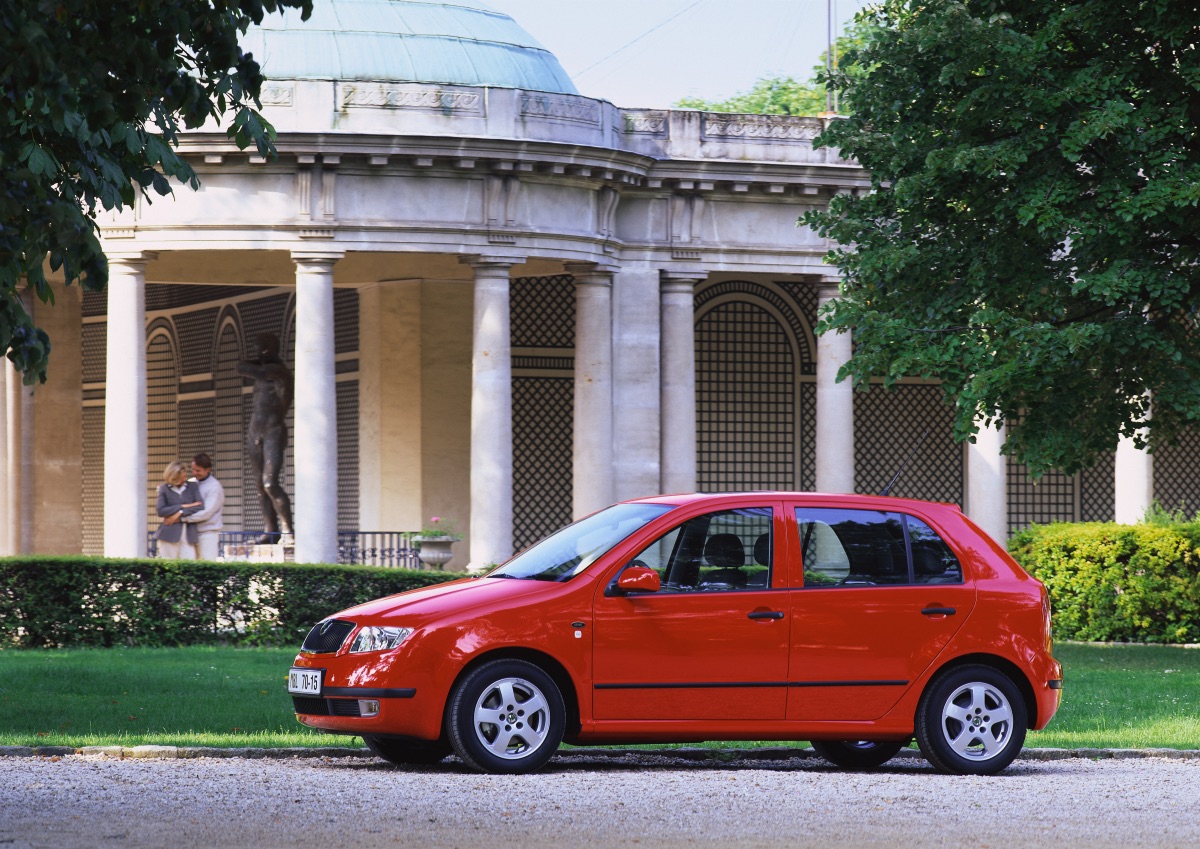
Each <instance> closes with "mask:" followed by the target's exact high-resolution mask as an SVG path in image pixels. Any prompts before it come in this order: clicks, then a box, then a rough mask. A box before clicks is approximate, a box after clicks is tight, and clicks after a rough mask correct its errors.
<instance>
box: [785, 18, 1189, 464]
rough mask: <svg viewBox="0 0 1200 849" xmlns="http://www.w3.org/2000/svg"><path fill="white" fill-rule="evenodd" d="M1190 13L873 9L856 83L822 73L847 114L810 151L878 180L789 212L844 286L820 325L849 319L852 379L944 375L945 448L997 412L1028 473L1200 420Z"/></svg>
mask: <svg viewBox="0 0 1200 849" xmlns="http://www.w3.org/2000/svg"><path fill="white" fill-rule="evenodd" d="M1198 12H1200V9H1198V8H1197V6H1196V4H1194V3H1188V2H1181V0H1135V2H1130V0H1086V2H1082V0H1081V1H1080V2H1073V3H1026V2H1018V0H925V1H924V2H921V0H887V1H886V2H884V3H883V4H881V5H880V6H877V7H875V8H874V9H872V10H868V11H867V12H865V13H863V14H864V15H865V20H866V21H867V22H869V23H870V24H871V25H872V26H871V28H870V29H869V30H868V32H869V36H868V38H867V39H866V40H865V42H864V43H863V45H862V47H861V48H860V49H859V50H858V51H856V52H855V55H854V56H852V57H851V60H852V62H853V63H854V64H855V65H856V66H857V67H858V68H859V69H860V73H859V74H858V75H857V76H852V75H850V74H845V73H843V74H842V75H840V77H839V78H838V79H837V81H836V82H837V83H838V84H840V85H845V86H846V87H847V88H848V90H849V91H850V94H851V97H852V99H853V102H854V107H855V110H854V113H853V114H852V115H851V116H850V117H849V118H848V119H847V120H844V121H837V122H834V123H833V125H832V126H831V127H830V128H829V129H828V131H827V132H826V133H825V134H824V135H823V136H822V137H821V138H820V139H818V143H819V144H825V145H831V146H834V147H837V148H840V150H841V152H842V155H843V156H846V157H853V158H855V159H857V160H858V162H859V163H860V164H861V165H862V166H863V167H864V168H866V169H868V170H869V171H870V173H871V178H872V182H873V190H872V191H871V192H870V193H868V194H865V195H861V196H849V195H842V196H839V197H837V198H835V199H834V201H833V202H832V203H831V204H830V206H829V209H828V211H827V212H818V213H813V214H809V215H807V216H805V217H804V219H803V220H804V221H806V222H807V223H809V224H812V225H813V226H815V227H816V228H817V230H818V231H819V232H820V233H822V234H823V235H825V236H827V237H829V238H831V239H833V240H835V242H836V243H837V244H838V245H840V246H841V247H838V248H836V249H835V250H834V251H833V253H832V255H831V257H830V261H831V262H832V263H834V264H836V265H837V266H839V267H840V269H841V271H842V275H843V284H842V285H843V298H842V299H841V300H840V301H839V302H837V303H836V304H835V305H833V307H832V308H831V309H830V311H829V312H827V313H825V314H824V316H823V319H822V323H821V326H822V328H823V329H825V330H829V329H836V328H851V329H852V332H853V337H854V343H855V349H854V355H853V359H852V360H851V362H850V363H849V364H848V366H847V367H846V368H845V369H844V370H843V372H844V374H845V375H846V376H848V377H850V378H852V379H853V380H854V381H855V382H856V383H859V384H862V383H865V382H866V381H867V380H869V379H870V378H872V377H882V378H884V380H885V382H894V381H896V380H897V379H899V378H900V377H902V376H906V375H913V376H921V377H929V378H936V379H938V380H941V381H942V382H943V384H942V385H943V388H944V390H945V393H946V396H947V398H948V399H949V400H950V401H951V402H952V403H953V404H954V405H955V436H956V438H958V439H967V438H970V436H971V434H972V433H973V432H974V431H975V429H976V427H977V424H978V423H980V422H1000V423H1003V424H1005V425H1006V426H1007V428H1008V431H1007V432H1008V443H1007V446H1006V451H1008V452H1010V453H1015V454H1016V455H1017V456H1018V457H1020V458H1022V459H1024V460H1025V461H1026V462H1027V463H1028V464H1029V466H1030V468H1031V470H1033V471H1034V472H1040V471H1044V470H1047V469H1050V468H1060V469H1062V470H1064V471H1067V472H1072V471H1074V470H1077V469H1079V468H1082V467H1085V466H1087V465H1090V464H1092V463H1093V462H1094V461H1095V460H1096V459H1097V458H1098V457H1099V456H1100V455H1102V454H1104V453H1106V452H1109V451H1111V450H1113V449H1114V447H1115V445H1116V442H1117V438H1118V434H1125V435H1128V436H1132V437H1134V438H1135V440H1142V437H1143V434H1144V433H1147V432H1148V437H1146V439H1147V440H1148V441H1149V442H1150V444H1151V445H1152V446H1153V445H1155V444H1159V443H1162V442H1164V441H1167V440H1170V439H1172V438H1173V437H1174V436H1176V435H1177V434H1178V433H1179V432H1180V431H1181V430H1182V429H1185V428H1188V427H1191V426H1194V425H1195V424H1196V423H1197V422H1198V421H1200V335H1198V333H1197V331H1198V329H1200V328H1198V327H1197V305H1198V300H1197V295H1198V294H1200V236H1198V235H1197V234H1198V233H1200V209H1198V208H1197V203H1198V202H1200V131H1198V130H1197V127H1200V49H1198V45H1200V27H1198V25H1197V21H1200V15H1198ZM1151 399H1152V401H1151ZM1151 407H1152V410H1151ZM1143 428H1147V429H1148V431H1143V430H1142V429H1143ZM1143 441H1144V440H1143ZM1140 444H1141V443H1140Z"/></svg>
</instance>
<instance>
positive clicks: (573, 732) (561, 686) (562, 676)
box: [442, 646, 581, 742]
mask: <svg viewBox="0 0 1200 849" xmlns="http://www.w3.org/2000/svg"><path fill="white" fill-rule="evenodd" d="M493 660H523V661H525V662H526V663H532V664H533V665H534V666H537V667H538V668H539V669H541V670H542V671H543V672H545V673H546V674H547V675H549V676H550V677H551V678H552V679H553V680H554V683H555V685H556V686H557V687H558V691H559V693H561V694H562V698H563V707H564V708H565V709H566V716H565V717H564V720H565V728H564V729H563V739H564V740H566V741H567V742H571V741H572V740H575V739H576V738H578V736H579V729H580V725H581V723H580V719H579V693H578V691H577V690H576V688H575V681H574V679H572V678H571V674H570V673H569V672H567V669H566V667H565V666H563V665H562V664H561V663H559V661H558V660H557V659H556V658H555V657H554V656H553V655H549V654H546V653H545V652H542V651H538V650H537V649H529V648H522V647H519V646H506V647H504V648H497V649H491V650H490V651H486V652H484V653H483V654H480V655H477V656H475V657H473V658H471V660H470V661H469V662H468V663H467V664H466V665H464V666H463V668H462V669H460V670H459V671H458V675H456V676H455V677H454V681H453V683H452V684H451V685H450V691H449V692H451V693H453V692H454V688H455V687H457V686H458V684H459V682H461V681H462V680H463V679H464V678H466V677H467V676H468V675H470V674H471V673H472V672H473V671H475V670H476V669H478V668H479V667H480V666H482V665H483V664H485V663H488V662H490V661H493ZM449 705H450V700H449V699H447V700H446V707H445V708H443V710H449ZM442 719H443V725H445V716H443V717H442Z"/></svg>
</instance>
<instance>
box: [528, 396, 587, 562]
mask: <svg viewBox="0 0 1200 849" xmlns="http://www.w3.org/2000/svg"><path fill="white" fill-rule="evenodd" d="M574 399H575V384H574V381H572V380H571V379H570V378H551V377H514V378H513V546H514V550H516V551H520V550H521V549H523V548H526V547H527V546H529V545H531V544H533V543H535V542H537V541H538V540H539V539H541V538H542V537H544V536H546V535H547V534H549V533H551V532H552V531H554V530H557V529H558V528H561V527H562V526H563V525H566V524H568V523H569V522H570V521H571V499H572V487H573V483H572V481H573V477H572V455H573V441H574V440H573V434H572V430H573V422H574V411H573V405H574Z"/></svg>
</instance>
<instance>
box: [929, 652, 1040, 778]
mask: <svg viewBox="0 0 1200 849" xmlns="http://www.w3.org/2000/svg"><path fill="white" fill-rule="evenodd" d="M916 725H917V743H918V745H920V747H921V753H922V754H924V755H925V757H926V758H928V759H929V762H930V763H931V764H933V765H934V767H935V768H937V769H938V770H940V771H942V772H953V773H959V774H964V775H991V774H993V773H997V772H999V771H1000V770H1002V769H1004V768H1005V767H1007V766H1008V765H1009V764H1010V763H1012V762H1013V758H1015V757H1016V756H1017V754H1018V753H1019V752H1020V751H1021V746H1022V745H1024V743H1025V731H1026V729H1027V726H1028V720H1027V719H1026V713H1025V700H1024V699H1023V698H1021V691H1020V690H1019V689H1017V686H1016V684H1014V683H1013V681H1012V679H1010V678H1009V677H1008V676H1007V675H1005V674H1004V673H1003V672H1000V671H999V670H998V669H994V668H992V667H990V666H976V665H972V666H962V667H959V668H957V669H951V670H950V671H948V672H945V673H943V674H942V675H939V676H938V677H937V678H936V679H934V681H933V683H932V684H930V686H929V688H928V689H927V690H926V691H925V693H924V695H922V696H921V703H920V705H919V706H918V707H917V722H916Z"/></svg>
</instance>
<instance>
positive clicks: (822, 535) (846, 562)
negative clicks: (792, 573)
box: [796, 507, 962, 587]
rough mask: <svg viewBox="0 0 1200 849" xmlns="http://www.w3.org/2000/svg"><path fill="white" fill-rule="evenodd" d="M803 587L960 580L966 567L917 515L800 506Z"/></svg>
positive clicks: (798, 518) (873, 585)
mask: <svg viewBox="0 0 1200 849" xmlns="http://www.w3.org/2000/svg"><path fill="white" fill-rule="evenodd" d="M796 521H797V525H798V529H799V532H800V556H801V559H802V562H803V563H804V586H805V587H877V586H896V585H910V584H931V583H962V567H961V566H960V565H959V562H958V558H957V557H955V556H954V552H952V551H951V550H950V547H949V546H948V545H946V543H945V541H944V540H943V539H942V538H941V537H939V536H938V535H937V533H936V532H935V531H934V530H933V529H932V528H930V527H929V525H927V524H925V523H924V522H922V521H921V520H920V519H917V518H915V517H913V516H908V515H906V514H903V513H889V512H884V511H879V510H845V509H828V508H806V507H799V508H797V509H796Z"/></svg>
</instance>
